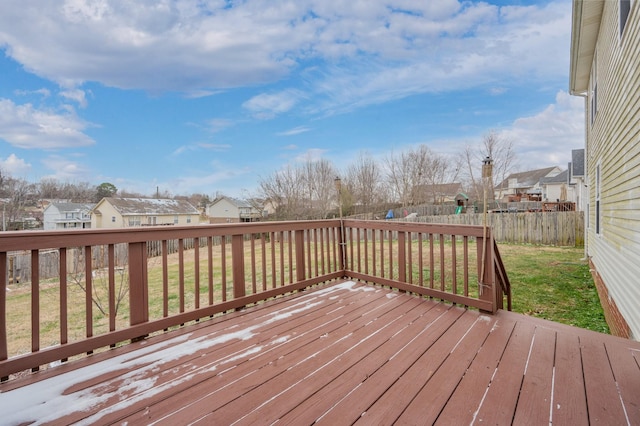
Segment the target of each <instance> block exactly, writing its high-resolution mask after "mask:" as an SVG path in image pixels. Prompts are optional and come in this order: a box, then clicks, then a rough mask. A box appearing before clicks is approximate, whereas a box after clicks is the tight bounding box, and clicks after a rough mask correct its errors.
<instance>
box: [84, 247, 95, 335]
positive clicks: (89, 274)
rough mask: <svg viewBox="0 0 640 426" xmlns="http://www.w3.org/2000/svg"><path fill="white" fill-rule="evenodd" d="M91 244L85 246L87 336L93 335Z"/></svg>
mask: <svg viewBox="0 0 640 426" xmlns="http://www.w3.org/2000/svg"><path fill="white" fill-rule="evenodd" d="M91 258H92V256H91V246H85V248H84V286H85V287H84V295H85V296H84V312H85V325H86V330H85V331H86V332H85V336H86V337H91V336H93V298H92V297H93V274H92V273H93V267H92V265H91Z"/></svg>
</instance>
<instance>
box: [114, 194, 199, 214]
mask: <svg viewBox="0 0 640 426" xmlns="http://www.w3.org/2000/svg"><path fill="white" fill-rule="evenodd" d="M102 201H104V202H108V203H109V204H111V205H112V206H113V208H114V209H116V210H117V211H118V213H120V214H121V215H122V216H127V215H129V216H132V215H135V216H143V215H170V214H195V215H197V214H199V212H198V209H196V208H195V207H194V206H193V205H192V204H191V203H189V202H188V201H184V200H170V199H157V198H116V197H107V198H103V200H102Z"/></svg>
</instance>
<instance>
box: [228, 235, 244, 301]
mask: <svg viewBox="0 0 640 426" xmlns="http://www.w3.org/2000/svg"><path fill="white" fill-rule="evenodd" d="M231 263H232V265H233V266H232V270H233V298H234V299H237V298H239V297H243V296H245V295H246V290H245V277H244V238H243V235H242V234H234V235H233V236H232V237H231Z"/></svg>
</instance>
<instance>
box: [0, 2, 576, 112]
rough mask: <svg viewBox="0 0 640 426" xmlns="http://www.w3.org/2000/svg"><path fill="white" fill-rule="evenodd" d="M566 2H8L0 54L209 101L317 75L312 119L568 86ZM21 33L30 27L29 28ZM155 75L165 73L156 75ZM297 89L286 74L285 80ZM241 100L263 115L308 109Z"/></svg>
mask: <svg viewBox="0 0 640 426" xmlns="http://www.w3.org/2000/svg"><path fill="white" fill-rule="evenodd" d="M570 19H571V2H569V1H562V2H548V3H544V4H540V5H533V6H504V7H498V6H495V5H490V4H487V3H485V2H480V1H478V2H466V1H455V0H439V1H437V2H415V1H410V0H391V1H388V0H370V1H367V2H364V1H353V2H344V1H342V0H326V1H323V2H316V1H313V0H300V1H296V2H284V1H283V2H263V1H260V0H246V1H243V2H233V3H231V2H226V1H216V2H214V1H211V2H190V1H186V0H185V1H180V0H176V1H172V2H167V1H161V2H110V1H106V0H105V1H88V0H67V1H65V2H64V4H63V5H62V7H60V6H59V4H58V3H56V2H53V3H49V2H44V3H43V2H40V1H38V0H4V1H3V3H2V6H0V45H3V46H6V52H7V54H8V55H9V56H11V57H12V58H14V59H15V60H16V61H18V62H20V63H21V64H23V65H24V66H25V68H26V69H27V70H29V71H31V72H33V73H35V74H37V75H39V76H42V77H45V78H48V79H50V80H53V81H55V82H57V83H59V84H60V85H62V86H63V87H65V88H67V89H69V90H71V89H75V88H77V87H78V86H79V85H81V84H82V83H83V82H85V81H95V82H99V83H101V84H104V85H107V86H114V87H119V88H127V89H129V88H135V89H144V90H149V91H154V92H157V91H175V90H177V91H183V92H185V93H187V96H207V95H210V94H212V93H216V92H217V91H219V90H220V89H225V88H230V87H240V86H256V85H260V84H264V83H273V82H277V81H286V79H287V78H289V77H292V76H293V74H294V73H297V72H299V71H300V72H301V73H302V74H304V73H305V72H309V71H310V70H315V71H311V72H315V74H314V75H315V76H316V77H319V78H320V81H319V82H318V83H316V79H313V80H305V79H304V77H303V81H302V83H303V85H305V86H306V87H305V89H304V90H305V91H307V92H309V93H315V94H319V95H320V96H323V97H324V103H322V104H321V105H311V106H308V107H307V110H310V111H318V110H320V111H323V110H330V111H333V110H340V109H346V108H353V107H357V106H359V105H367V104H371V103H379V102H384V101H385V100H388V99H397V98H400V97H404V96H409V95H411V94H415V93H424V92H441V91H445V90H460V89H465V88H469V87H475V86H479V85H485V84H493V85H495V84H496V83H499V84H500V85H509V84H510V82H513V81H515V80H519V81H520V82H522V81H532V82H533V81H535V80H545V79H549V78H558V77H559V76H561V77H562V78H564V76H565V74H566V69H567V67H568V59H567V56H568V55H567V51H568V47H569V46H568V41H567V40H568V33H569V31H570ZM24 22H29V23H30V24H29V25H24V24H23V23H24ZM159 70H161V72H159ZM292 78H294V77H292ZM274 96H276V97H277V96H278V95H274V94H265V95H263V96H262V97H260V98H257V99H255V98H254V99H252V100H250V101H248V104H247V105H246V106H247V108H249V110H250V111H252V112H253V113H254V114H256V115H258V116H260V117H262V118H268V117H272V116H274V115H277V114H279V113H281V112H283V111H288V110H289V109H291V108H293V107H294V106H295V105H299V104H300V103H301V102H300V101H302V99H300V97H299V96H289V97H287V98H286V99H281V100H280V102H276V103H275V104H272V103H271V102H274V101H276V99H275V98H274Z"/></svg>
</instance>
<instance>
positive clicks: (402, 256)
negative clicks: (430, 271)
mask: <svg viewBox="0 0 640 426" xmlns="http://www.w3.org/2000/svg"><path fill="white" fill-rule="evenodd" d="M406 252H407V242H406V233H405V232H404V231H398V281H400V282H403V283H406V282H407V254H406Z"/></svg>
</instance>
